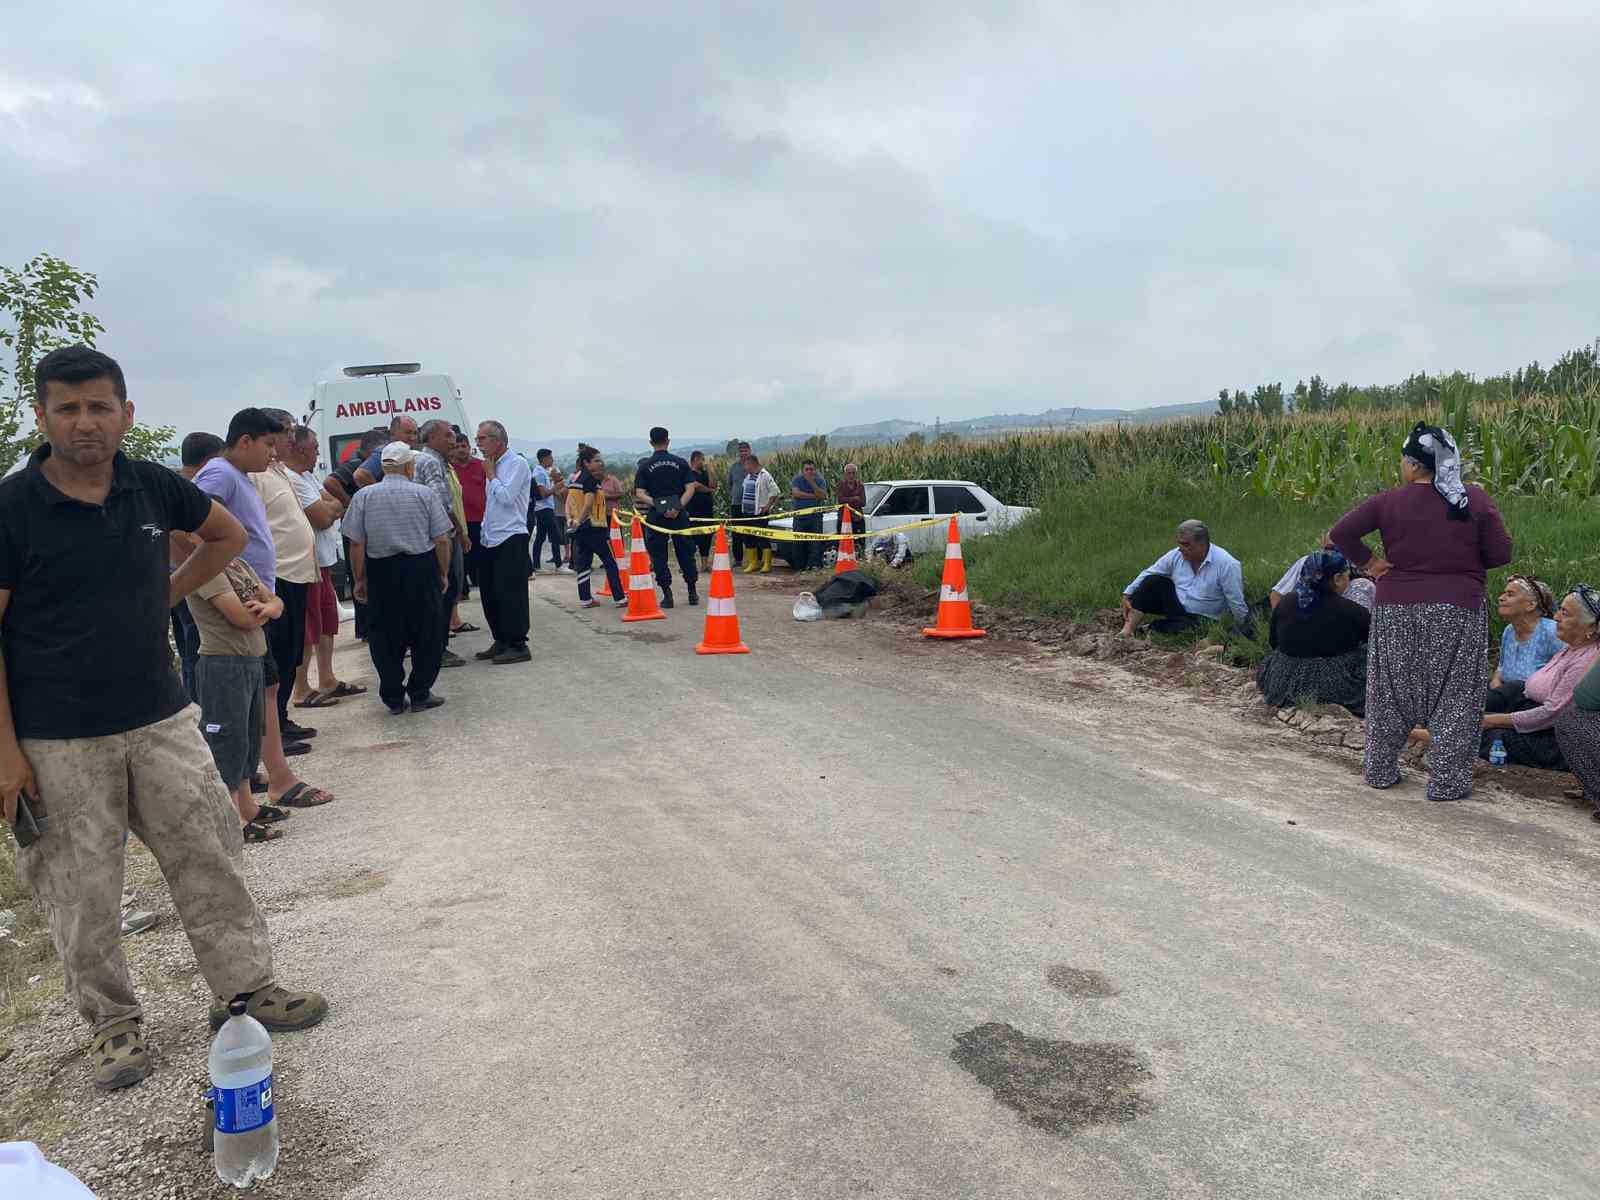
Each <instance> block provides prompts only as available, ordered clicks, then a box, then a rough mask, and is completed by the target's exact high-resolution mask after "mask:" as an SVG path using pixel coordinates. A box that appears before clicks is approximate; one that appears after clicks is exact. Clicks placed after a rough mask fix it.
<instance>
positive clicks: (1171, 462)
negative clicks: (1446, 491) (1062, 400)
mask: <svg viewBox="0 0 1600 1200" xmlns="http://www.w3.org/2000/svg"><path fill="white" fill-rule="evenodd" d="M1419 419H1424V420H1427V421H1429V422H1430V423H1432V424H1437V425H1443V426H1444V427H1445V428H1446V429H1448V430H1450V432H1451V433H1452V434H1453V435H1454V436H1455V438H1456V441H1457V442H1458V444H1459V445H1460V446H1461V448H1462V453H1463V457H1464V459H1465V461H1466V464H1467V470H1466V475H1467V478H1468V479H1469V480H1470V481H1472V482H1476V483H1481V484H1482V485H1483V486H1484V487H1486V488H1487V489H1488V490H1489V491H1490V493H1491V494H1494V495H1511V494H1517V495H1542V496H1550V497H1554V498H1560V499H1568V500H1579V501H1581V500H1587V499H1588V498H1590V497H1592V496H1595V495H1596V494H1600V386H1590V387H1587V388H1585V389H1584V390H1583V391H1581V392H1574V393H1568V394H1565V395H1537V396H1530V397H1525V398H1523V399H1520V400H1499V401H1491V402H1487V403H1479V404H1478V405H1477V406H1476V407H1474V406H1473V405H1472V403H1471V401H1470V398H1469V397H1468V395H1466V394H1465V393H1464V392H1463V393H1461V394H1452V393H1451V391H1450V389H1448V388H1446V389H1443V391H1442V394H1441V395H1440V396H1439V398H1438V401H1437V403H1435V404H1433V405H1431V406H1430V407H1429V408H1428V409H1427V410H1413V411H1410V412H1405V411H1400V410H1379V411H1372V410H1365V411H1360V412H1331V413H1316V414H1305V415H1299V416H1289V417H1275V418H1274V417H1262V416H1259V415H1255V414H1250V415H1230V416H1226V417H1223V416H1216V417H1209V418H1206V419H1202V420H1191V421H1174V422H1169V423H1167V424H1162V425H1138V426H1128V425H1118V426H1106V427H1103V428H1095V429H1086V430H1078V431H1072V432H1048V433H1045V432H1041V433H1023V434H1016V435H1012V436H1008V437H995V438H984V439H976V440H958V439H952V438H946V439H941V440H938V441H934V442H930V443H926V444H923V445H908V444H906V443H894V444H882V445H868V446H851V447H842V446H841V447H832V446H830V447H826V448H825V449H821V450H820V451H819V449H818V447H817V446H815V445H814V446H813V447H812V448H811V450H810V451H806V450H802V449H801V448H799V447H796V448H793V449H785V450H782V451H778V452H774V453H769V454H768V455H766V456H765V457H764V458H763V460H762V462H763V465H764V466H766V468H767V469H768V470H769V471H771V472H772V475H773V478H774V479H776V480H777V481H778V483H779V486H780V488H782V489H783V490H784V491H785V492H787V490H788V489H787V486H786V485H787V483H788V480H789V479H790V478H791V477H792V476H794V475H796V474H798V473H799V470H800V463H801V461H802V460H803V459H805V458H808V457H812V458H816V459H817V460H818V466H819V467H820V468H821V470H822V473H823V474H824V475H825V476H826V477H827V479H828V480H829V482H830V483H834V482H836V481H837V480H838V479H839V477H840V475H841V473H842V470H843V467H844V465H845V463H847V462H854V463H856V464H857V466H859V468H860V470H861V477H862V478H863V479H865V480H869V481H870V480H879V479H925V478H932V479H940V478H949V479H968V480H971V481H972V482H974V483H976V484H978V485H980V486H982V487H984V488H987V489H988V490H989V491H990V492H992V493H994V495H995V496H997V497H998V498H999V499H1001V500H1002V501H1004V502H1005V503H1008V504H1039V503H1040V502H1041V501H1042V500H1043V499H1044V498H1045V497H1047V496H1049V495H1050V494H1051V493H1052V492H1054V491H1056V490H1057V489H1059V488H1062V487H1068V486H1071V485H1073V484H1076V483H1083V482H1086V481H1088V480H1092V479H1097V478H1103V477H1106V476H1110V475H1115V474H1119V473H1121V472H1123V471H1125V470H1127V469H1129V468H1131V467H1136V466H1141V465H1145V464H1151V463H1161V464H1165V465H1168V466H1171V467H1174V468H1176V469H1177V470H1178V471H1180V472H1183V473H1188V474H1192V475H1195V476H1210V477H1215V478H1217V479H1219V480H1224V481H1230V482H1232V483H1234V484H1236V485H1237V487H1238V489H1239V494H1240V495H1241V496H1259V497H1263V498H1265V497H1275V498H1278V499H1286V500H1303V501H1310V502H1319V501H1323V500H1330V499H1347V498H1351V497H1354V496H1359V495H1363V494H1368V493H1371V492H1374V491H1378V490H1380V489H1382V488H1384V487H1389V486H1392V485H1393V484H1394V483H1395V482H1396V481H1397V464H1398V461H1399V455H1400V446H1401V443H1402V442H1404V441H1405V438H1406V435H1407V434H1408V433H1409V432H1410V431H1411V427H1412V426H1413V425H1414V424H1415V423H1416V422H1417V421H1418V420H1419ZM714 470H716V471H717V472H718V473H719V476H720V477H725V476H726V472H727V462H726V461H725V460H718V461H717V462H715V463H714Z"/></svg>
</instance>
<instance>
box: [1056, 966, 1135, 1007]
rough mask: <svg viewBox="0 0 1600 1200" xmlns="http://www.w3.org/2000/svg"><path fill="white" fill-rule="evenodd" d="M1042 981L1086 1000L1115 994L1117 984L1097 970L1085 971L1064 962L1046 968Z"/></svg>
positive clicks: (1101, 998) (1100, 998)
mask: <svg viewBox="0 0 1600 1200" xmlns="http://www.w3.org/2000/svg"><path fill="white" fill-rule="evenodd" d="M1044 981H1045V982H1046V983H1048V984H1049V985H1050V986H1051V987H1053V988H1059V989H1061V990H1062V991H1063V992H1065V993H1066V994H1067V995H1069V996H1081V997H1083V998H1084V999H1087V1000H1104V999H1105V998H1106V997H1108V996H1115V995H1116V994H1117V986H1116V985H1115V984H1114V983H1112V982H1111V980H1109V979H1107V978H1106V977H1105V976H1104V975H1102V974H1101V973H1100V972H1099V971H1085V970H1083V969H1081V968H1079V967H1069V966H1067V965H1066V964H1064V963H1057V964H1056V965H1055V966H1053V967H1050V968H1049V969H1048V970H1046V971H1045V973H1044Z"/></svg>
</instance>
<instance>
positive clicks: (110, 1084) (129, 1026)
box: [89, 1019, 150, 1092]
mask: <svg viewBox="0 0 1600 1200" xmlns="http://www.w3.org/2000/svg"><path fill="white" fill-rule="evenodd" d="M89 1057H90V1058H92V1059H93V1060H94V1085H95V1087H97V1088H99V1089H100V1090H101V1091H103V1092H111V1091H115V1090H116V1089H117V1088H125V1087H132V1086H133V1085H134V1084H136V1083H138V1082H139V1081H140V1080H141V1079H143V1078H144V1077H145V1076H146V1075H148V1074H150V1055H149V1053H148V1052H147V1051H146V1050H145V1046H144V1030H143V1029H142V1028H141V1027H140V1025H139V1022H138V1020H137V1019H134V1020H128V1021H118V1022H117V1023H116V1024H115V1025H112V1026H110V1027H109V1028H106V1029H103V1030H101V1031H100V1032H99V1033H98V1034H96V1035H95V1039H94V1041H93V1042H91V1043H90V1044H89Z"/></svg>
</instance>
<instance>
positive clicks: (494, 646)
mask: <svg viewBox="0 0 1600 1200" xmlns="http://www.w3.org/2000/svg"><path fill="white" fill-rule="evenodd" d="M504 652H505V646H504V645H503V644H502V643H500V642H491V643H490V645H489V648H488V649H487V650H479V651H478V652H477V653H476V654H474V655H473V656H472V657H473V658H475V659H477V660H478V661H479V662H488V661H489V660H490V659H491V658H493V657H495V655H497V654H503V653H504Z"/></svg>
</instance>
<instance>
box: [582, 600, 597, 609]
mask: <svg viewBox="0 0 1600 1200" xmlns="http://www.w3.org/2000/svg"><path fill="white" fill-rule="evenodd" d="M578 607H579V608H599V607H600V601H598V600H594V599H589V600H581V601H579V602H578Z"/></svg>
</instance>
